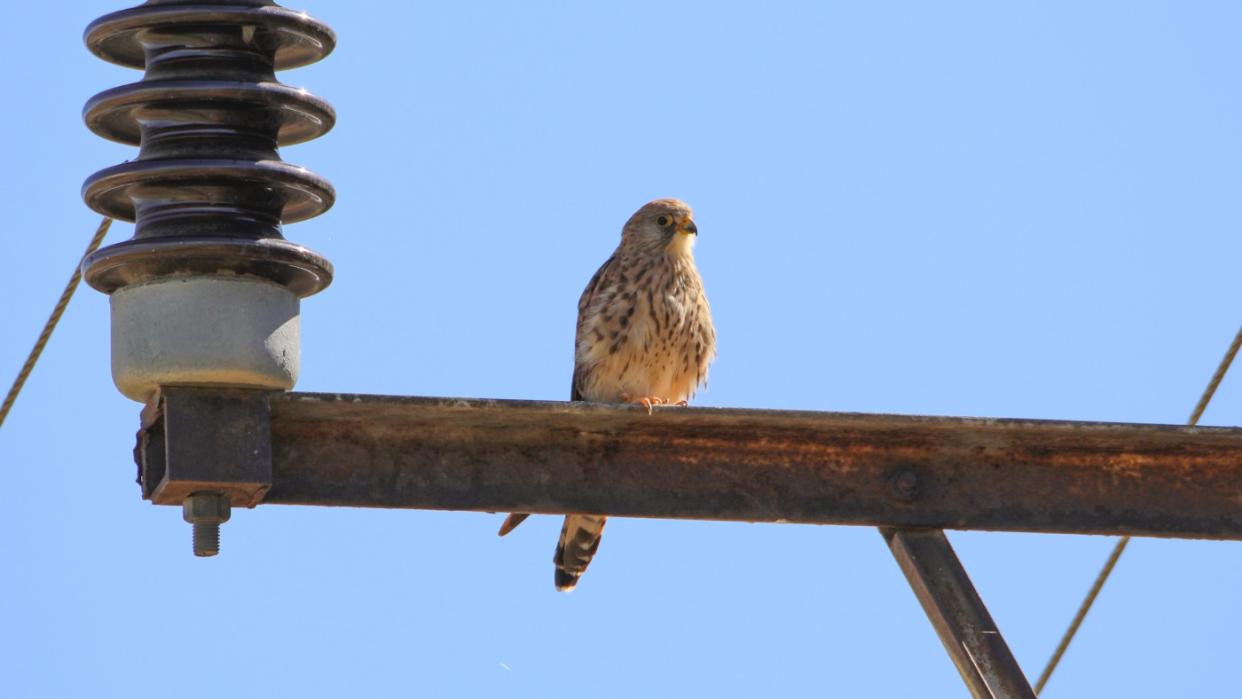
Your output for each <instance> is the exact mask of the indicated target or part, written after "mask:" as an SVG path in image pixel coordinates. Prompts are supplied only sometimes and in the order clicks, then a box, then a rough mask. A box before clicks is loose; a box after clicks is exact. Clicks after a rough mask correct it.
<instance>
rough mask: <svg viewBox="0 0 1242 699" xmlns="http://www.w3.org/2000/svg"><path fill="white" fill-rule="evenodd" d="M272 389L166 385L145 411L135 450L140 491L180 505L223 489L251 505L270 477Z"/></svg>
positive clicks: (231, 497) (155, 499) (235, 500)
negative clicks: (191, 496)
mask: <svg viewBox="0 0 1242 699" xmlns="http://www.w3.org/2000/svg"><path fill="white" fill-rule="evenodd" d="M269 395H271V394H270V393H269V392H267V391H253V390H244V389H195V388H182V387H175V386H166V387H164V388H163V389H162V390H161V391H160V393H158V394H156V396H155V397H154V398H153V399H152V402H151V403H150V404H148V406H147V408H146V409H145V410H144V411H143V429H142V430H141V431H140V432H139V439H138V449H137V450H135V451H136V456H137V457H138V464H139V483H140V484H141V485H142V491H143V497H145V498H147V499H149V500H151V501H152V502H154V503H156V504H160V505H181V504H182V502H183V501H184V500H185V499H186V498H187V497H189V496H190V495H192V494H194V493H202V492H209V493H221V494H224V495H226V496H227V497H228V498H229V500H230V501H231V502H232V503H233V504H235V505H238V506H241V507H253V506H254V505H257V504H258V503H259V501H261V500H262V499H263V494H264V493H266V492H267V489H268V486H270V485H271V483H272V452H271V438H270V437H271V427H270V422H269V414H268V405H267V400H268V396H269Z"/></svg>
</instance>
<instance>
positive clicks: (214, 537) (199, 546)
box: [194, 522, 220, 556]
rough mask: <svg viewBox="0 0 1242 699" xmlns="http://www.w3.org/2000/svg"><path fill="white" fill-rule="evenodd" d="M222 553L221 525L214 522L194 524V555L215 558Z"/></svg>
mask: <svg viewBox="0 0 1242 699" xmlns="http://www.w3.org/2000/svg"><path fill="white" fill-rule="evenodd" d="M218 553H220V525H219V524H216V523H214V522H196V523H195V524H194V555H195V556H214V555H216V554H218Z"/></svg>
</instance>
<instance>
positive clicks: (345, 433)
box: [140, 387, 1242, 539]
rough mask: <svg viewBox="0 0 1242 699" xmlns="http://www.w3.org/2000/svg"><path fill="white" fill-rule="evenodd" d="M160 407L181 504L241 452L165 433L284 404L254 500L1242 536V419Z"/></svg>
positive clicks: (192, 400)
mask: <svg viewBox="0 0 1242 699" xmlns="http://www.w3.org/2000/svg"><path fill="white" fill-rule="evenodd" d="M221 405H233V406H248V407H247V410H249V412H247V410H242V409H240V407H239V408H235V409H232V410H223V409H221V408H220V406H221ZM147 414H148V418H147V422H148V425H149V426H148V428H146V430H145V432H144V434H146V439H144V441H143V443H144V445H145V446H144V449H143V450H142V451H141V453H140V456H141V457H142V458H141V459H140V460H141V461H142V463H143V464H144V476H143V481H144V483H145V488H144V494H145V495H146V496H147V497H149V498H152V499H154V500H155V501H156V502H160V503H164V504H180V503H181V500H182V499H183V498H184V496H185V495H186V494H187V493H188V492H191V490H192V489H200V490H201V489H204V488H205V487H206V485H207V484H209V483H210V479H209V478H207V477H206V476H204V475H203V474H204V473H206V472H209V471H210V470H211V469H212V468H221V469H223V468H224V467H225V465H227V464H228V463H230V462H228V461H227V460H226V461H225V462H221V461H220V460H219V456H220V452H219V451H217V450H213V449H206V448H204V446H203V445H208V444H211V443H212V442H211V439H210V437H207V436H204V435H203V434H199V436H198V437H197V438H196V439H197V440H198V441H197V442H196V444H195V445H193V446H192V448H184V449H180V448H179V443H178V442H177V441H176V440H175V439H174V436H175V435H174V434H173V433H172V432H170V433H169V434H168V435H167V437H166V438H160V439H152V438H151V435H152V433H153V430H154V429H156V428H158V429H159V430H161V431H162V429H163V428H162V424H163V423H164V422H167V423H168V424H170V425H187V426H189V425H192V426H194V427H195V429H196V430H198V431H199V432H207V431H210V432H212V433H217V434H220V435H224V436H223V437H222V438H221V440H220V443H221V444H222V445H236V444H237V443H238V441H237V440H238V437H237V435H238V434H241V433H243V432H245V430H246V429H251V430H252V431H253V429H257V428H259V427H262V429H263V430H267V429H268V428H266V427H265V426H263V425H262V422H263V421H265V420H266V419H268V417H269V416H270V422H271V425H270V431H269V432H264V433H262V434H258V433H256V434H252V435H251V436H249V437H247V439H250V440H257V441H255V444H256V446H255V449H260V450H262V449H266V448H270V454H271V456H270V476H267V477H269V478H270V487H269V486H268V485H262V484H260V483H259V481H260V480H262V478H263V476H262V474H261V473H260V471H258V470H255V469H261V468H268V467H267V466H266V465H265V466H262V467H260V466H253V467H252V468H250V471H253V472H249V471H248V472H247V474H246V475H245V476H244V477H240V476H236V475H228V473H225V472H223V471H222V472H221V477H220V478H219V479H217V480H218V481H220V482H219V483H216V484H215V486H216V489H217V490H222V491H229V492H233V493H235V495H234V499H235V504H250V503H251V502H254V501H257V499H258V497H259V496H260V494H261V493H262V491H266V494H264V495H261V499H262V501H263V502H266V503H274V504H290V505H338V506H352V507H391V508H421V509H439V510H472V511H480V512H502V511H518V512H533V513H544V514H556V513H565V512H579V513H599V514H611V515H618V516H632V517H662V518H677V519H709V520H738V521H750V522H795V523H813V524H852V525H872V526H885V527H925V528H936V529H982V530H1006V531H1028V532H1064V533H1077V534H1134V535H1142V536H1170V537H1191V538H1211V539H1242V488H1240V487H1239V483H1242V429H1235V428H1220V427H1211V428H1203V427H1197V428H1191V427H1175V426H1166V425H1139V424H1109V423H1091V422H1052V421H1034V420H993V419H977V418H955V417H917V416H901V415H868V414H855V413H821V412H790V411H775V410H737V409H714V408H663V409H657V412H656V413H655V414H654V415H648V414H647V412H646V411H645V410H643V409H642V408H634V407H628V406H610V405H597V404H586V403H557V402H535V401H507V400H474V399H470V400H467V399H454V398H403V397H391V396H366V395H341V394H308V393H265V392H261V391H244V390H238V391H229V390H221V389H191V388H172V387H167V388H165V389H164V390H163V392H162V394H161V395H160V398H159V399H158V402H157V404H156V407H155V408H154V409H148V411H147ZM183 433H185V431H184V430H183ZM187 438H188V437H187ZM233 451H237V450H236V449H235V448H234V449H233ZM251 451H253V450H251ZM165 454H168V455H169V457H168V458H169V459H171V461H170V462H169V463H168V465H167V466H165V465H164V464H163V462H164V461H165V460H166V459H165ZM178 458H179V459H180V460H181V461H180V463H178V462H177V459H178ZM196 461H197V462H201V463H194V462H196ZM213 464H219V466H213ZM230 468H231V469H232V471H230V472H229V473H233V474H236V472H237V471H238V469H239V468H240V466H238V465H236V464H234V465H233V466H231V467H230ZM165 470H167V471H165ZM185 474H189V475H185ZM256 474H259V475H256ZM179 480H186V481H190V482H189V484H188V485H184V486H183V485H179V484H178V481H179ZM234 486H235V487H234ZM238 493H247V494H248V495H246V496H245V497H242V496H240V495H237V494H238Z"/></svg>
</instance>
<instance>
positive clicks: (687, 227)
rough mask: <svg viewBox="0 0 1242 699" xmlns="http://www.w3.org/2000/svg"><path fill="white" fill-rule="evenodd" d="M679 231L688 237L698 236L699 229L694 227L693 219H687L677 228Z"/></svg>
mask: <svg viewBox="0 0 1242 699" xmlns="http://www.w3.org/2000/svg"><path fill="white" fill-rule="evenodd" d="M677 231H678V232H679V233H685V234H687V235H698V234H699V227H698V226H696V225H694V220H693V219H690V218H687V219H685V220H684V221H682V222H681V225H680V226H678V227H677Z"/></svg>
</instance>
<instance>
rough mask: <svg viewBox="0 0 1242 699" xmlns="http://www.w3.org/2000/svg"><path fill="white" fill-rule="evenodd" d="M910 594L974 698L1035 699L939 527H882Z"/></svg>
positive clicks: (1020, 669) (1033, 693)
mask: <svg viewBox="0 0 1242 699" xmlns="http://www.w3.org/2000/svg"><path fill="white" fill-rule="evenodd" d="M880 534H881V535H883V536H884V540H885V541H887V542H888V546H889V548H890V549H891V550H892V552H893V557H894V558H896V559H897V565H898V566H900V567H901V572H902V573H905V576H906V580H907V581H909V583H910V587H911V588H912V589H913V590H914V596H915V597H917V598H918V600H919V604H921V605H923V611H925V612H927V617H928V619H930V620H931V623H932V626H933V627H934V628H935V629H936V635H938V636H940V642H941V643H943V644H944V648H945V650H946V651H948V653H949V657H950V658H952V659H953V664H954V665H955V666H956V667H957V671H958V673H959V674H961V676H962V681H963V682H965V683H966V686H967V687H969V688H970V694H971V696H973V697H976V698H977V699H1027V698H1029V699H1034V698H1035V692H1034V691H1032V690H1031V685H1030V683H1029V682H1028V681H1027V679H1026V675H1024V674H1023V673H1022V668H1021V667H1019V666H1018V662H1017V661H1016V660H1014V657H1013V653H1011V652H1010V651H1009V646H1008V645H1007V644H1006V643H1005V639H1004V637H1002V636H1001V633H1000V630H999V629H997V628H996V622H994V621H992V615H991V614H989V613H988V609H987V607H985V606H984V604H983V600H981V599H979V594H978V593H977V592H975V587H974V585H972V584H971V582H970V576H968V575H967V574H966V569H965V568H963V567H962V562H961V561H959V560H958V558H957V554H955V553H954V552H953V547H952V546H950V545H949V539H948V538H947V537H946V536H945V535H944V532H943V531H940V530H939V529H893V528H881V529H880Z"/></svg>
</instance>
